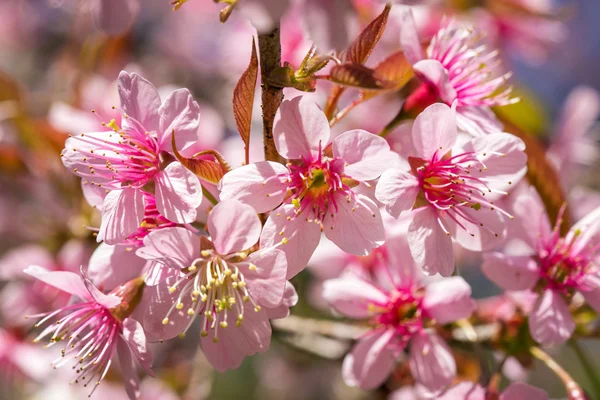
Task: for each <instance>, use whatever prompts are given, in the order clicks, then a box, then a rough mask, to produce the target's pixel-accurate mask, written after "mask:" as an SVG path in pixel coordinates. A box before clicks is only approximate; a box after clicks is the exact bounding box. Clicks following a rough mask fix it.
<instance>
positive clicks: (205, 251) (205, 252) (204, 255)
mask: <svg viewBox="0 0 600 400" xmlns="http://www.w3.org/2000/svg"><path fill="white" fill-rule="evenodd" d="M200 254H201V255H202V257H208V256H210V250H202V251H201V252H200Z"/></svg>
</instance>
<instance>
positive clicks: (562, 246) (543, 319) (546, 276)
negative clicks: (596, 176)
mask: <svg viewBox="0 0 600 400" xmlns="http://www.w3.org/2000/svg"><path fill="white" fill-rule="evenodd" d="M514 211H515V214H516V215H517V219H519V220H520V222H521V224H522V225H523V229H525V232H526V233H527V236H526V240H527V244H528V245H529V246H530V247H531V250H530V252H529V254H525V255H512V254H505V253H500V252H492V253H486V254H485V255H484V263H483V266H482V268H483V272H484V273H485V274H486V275H487V276H488V277H489V278H490V279H491V280H492V281H494V282H495V283H496V284H498V285H499V286H500V287H502V288H503V289H505V290H511V291H515V290H524V289H534V288H535V289H536V290H537V291H538V292H539V296H538V299H537V300H536V302H535V303H534V305H533V308H532V310H531V312H530V315H529V331H530V333H531V336H532V337H533V338H534V339H535V340H536V341H538V342H539V343H541V344H543V345H556V344H561V343H563V342H565V341H566V340H567V339H568V338H569V337H571V335H572V334H573V331H574V330H575V321H574V320H573V317H572V316H571V312H570V311H569V307H568V304H569V302H570V299H571V297H572V296H573V295H574V294H575V293H576V292H579V293H581V294H582V295H583V297H584V298H585V300H586V301H587V303H588V304H589V305H590V306H591V307H592V308H593V309H595V310H597V311H598V310H600V268H599V266H598V264H597V260H598V258H597V257H598V250H599V249H600V208H598V209H596V210H594V211H592V212H591V213H590V214H588V215H587V216H586V217H584V218H583V219H581V220H580V221H579V222H577V223H576V224H575V225H574V226H573V227H572V228H571V229H570V230H569V232H568V234H567V235H566V236H565V237H561V236H560V233H559V227H560V224H561V216H559V218H558V220H557V223H556V225H555V227H554V229H553V228H552V227H551V225H550V221H549V220H548V217H547V215H546V212H545V209H544V206H543V204H542V202H541V200H540V198H539V196H538V195H537V193H536V192H535V190H534V189H533V188H531V190H530V191H529V192H528V193H525V194H523V195H521V196H520V197H519V198H517V200H516V201H515V206H514Z"/></svg>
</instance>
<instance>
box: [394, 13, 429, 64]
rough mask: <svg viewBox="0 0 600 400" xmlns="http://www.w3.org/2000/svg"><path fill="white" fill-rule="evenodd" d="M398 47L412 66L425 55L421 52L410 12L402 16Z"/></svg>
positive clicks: (421, 47)
mask: <svg viewBox="0 0 600 400" xmlns="http://www.w3.org/2000/svg"><path fill="white" fill-rule="evenodd" d="M400 45H401V46H402V50H403V51H404V55H405V56H406V59H407V60H408V62H410V63H411V64H413V65H414V64H416V63H417V62H419V61H421V60H422V59H424V58H425V53H424V52H423V46H422V45H421V40H420V39H419V33H418V32H417V26H416V24H415V19H414V17H413V13H412V11H408V12H406V13H404V15H402V26H401V27H400Z"/></svg>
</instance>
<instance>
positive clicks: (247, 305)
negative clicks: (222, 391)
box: [137, 200, 294, 371]
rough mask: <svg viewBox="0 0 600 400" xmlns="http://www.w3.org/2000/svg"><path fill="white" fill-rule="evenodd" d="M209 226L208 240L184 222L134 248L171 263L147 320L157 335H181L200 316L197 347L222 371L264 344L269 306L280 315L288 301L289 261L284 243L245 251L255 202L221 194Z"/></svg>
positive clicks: (250, 242) (254, 230)
mask: <svg viewBox="0 0 600 400" xmlns="http://www.w3.org/2000/svg"><path fill="white" fill-rule="evenodd" d="M207 225H208V231H209V233H210V235H211V236H210V239H209V238H207V237H206V236H202V237H198V236H196V235H194V234H193V233H192V232H190V231H189V230H187V229H185V228H181V227H176V228H166V229H161V230H158V231H154V232H151V233H150V234H149V235H147V236H146V237H145V238H144V247H142V248H140V249H138V251H137V254H138V255H139V256H140V257H143V258H145V259H147V260H152V261H155V262H158V263H160V264H162V265H164V266H166V267H168V271H167V272H166V277H165V279H164V281H163V282H162V283H161V284H159V285H158V286H157V287H156V288H155V292H154V295H153V297H152V300H151V302H150V305H149V308H148V312H147V314H146V316H145V322H144V324H145V327H146V329H147V330H148V331H149V333H150V334H151V335H153V336H154V337H156V338H157V339H161V340H162V339H169V338H171V337H174V336H176V335H178V334H179V335H182V334H185V332H186V331H187V330H188V329H189V328H190V326H191V325H192V323H193V322H194V320H195V319H196V317H197V316H198V315H199V316H200V319H201V322H200V325H201V330H202V331H201V339H200V346H201V348H202V350H203V351H204V353H205V355H206V357H207V358H208V359H209V361H210V362H211V363H212V364H213V366H214V367H215V368H216V369H217V370H219V371H223V370H225V369H228V368H237V367H238V366H239V365H240V364H241V362H242V360H243V359H244V357H245V356H250V355H252V354H254V353H256V352H262V351H265V350H266V349H267V348H268V347H269V342H270V338H271V326H270V324H269V317H270V312H273V313H275V314H278V315H280V314H282V311H283V310H281V307H282V306H283V307H285V308H287V307H289V305H291V303H286V300H287V301H289V300H290V299H293V298H294V293H293V289H292V292H291V293H290V290H289V289H288V288H286V269H287V264H286V260H285V254H284V253H283V252H282V251H281V250H278V249H276V248H269V249H263V250H259V251H256V252H254V253H249V250H250V249H251V248H252V247H253V246H254V245H255V244H256V242H257V241H258V239H259V236H260V230H261V224H260V220H259V219H258V216H257V215H256V212H255V211H254V209H253V208H252V207H250V206H248V205H244V204H242V203H240V202H239V201H236V200H226V201H223V202H221V203H219V204H218V205H217V206H215V207H214V208H213V209H212V211H211V213H210V214H209V216H208V224H207ZM291 302H292V303H293V302H294V301H293V300H291ZM284 303H286V304H284ZM283 314H284V315H281V316H285V312H283Z"/></svg>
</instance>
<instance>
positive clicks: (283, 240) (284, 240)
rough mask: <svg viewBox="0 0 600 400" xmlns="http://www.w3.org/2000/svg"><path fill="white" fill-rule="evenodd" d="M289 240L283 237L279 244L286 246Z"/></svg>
mask: <svg viewBox="0 0 600 400" xmlns="http://www.w3.org/2000/svg"><path fill="white" fill-rule="evenodd" d="M289 241H290V240H289V239H288V238H286V237H284V238H283V239H281V244H287V243H288V242H289Z"/></svg>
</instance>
